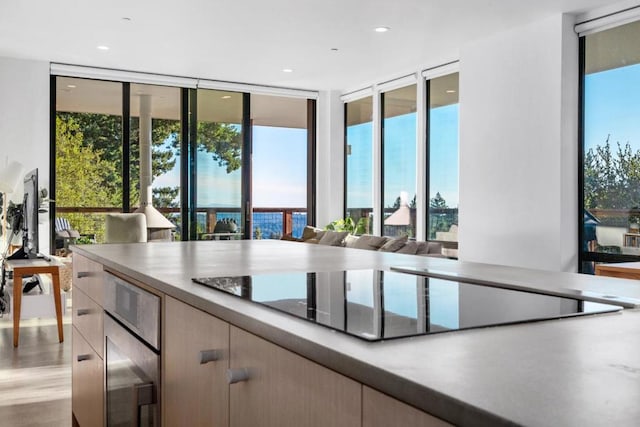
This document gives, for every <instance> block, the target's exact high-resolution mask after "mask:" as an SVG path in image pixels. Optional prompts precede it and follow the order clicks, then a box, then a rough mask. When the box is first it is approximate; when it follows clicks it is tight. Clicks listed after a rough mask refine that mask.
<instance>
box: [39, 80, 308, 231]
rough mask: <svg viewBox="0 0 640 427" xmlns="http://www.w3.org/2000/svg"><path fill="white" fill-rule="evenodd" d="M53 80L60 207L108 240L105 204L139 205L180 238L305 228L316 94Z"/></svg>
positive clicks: (113, 207) (59, 213) (57, 211)
mask: <svg viewBox="0 0 640 427" xmlns="http://www.w3.org/2000/svg"><path fill="white" fill-rule="evenodd" d="M116 74H117V73H116ZM160 80H162V79H160ZM183 80H184V79H183ZM186 80H188V79H186ZM51 81H52V87H53V88H54V89H55V97H52V100H55V105H53V104H52V118H53V119H55V123H56V124H55V126H54V129H55V134H53V133H54V132H52V143H53V145H52V149H53V150H54V151H55V153H56V154H55V156H52V162H53V163H52V165H51V170H52V174H53V176H54V179H53V182H54V183H55V184H54V185H52V195H53V196H54V198H55V199H56V201H57V205H56V206H55V208H54V209H53V215H55V216H56V217H63V218H66V219H68V220H69V222H70V223H71V226H72V227H73V228H74V229H76V230H78V231H80V233H82V234H87V235H95V237H96V239H95V241H97V242H102V241H104V217H105V214H106V213H109V212H130V211H134V210H137V209H144V210H145V214H147V218H148V220H149V214H148V213H149V211H150V210H151V213H153V214H154V217H155V218H157V219H158V221H159V222H161V223H163V224H165V226H166V225H167V224H168V226H169V227H170V230H172V233H169V234H166V235H167V236H168V237H170V238H173V239H182V240H187V239H216V240H217V239H229V238H245V239H251V238H279V237H281V236H282V235H283V234H293V236H300V235H301V234H302V229H303V228H304V226H305V225H306V224H307V223H308V222H309V221H313V215H312V214H313V212H311V213H310V212H309V211H308V210H309V209H310V208H311V209H312V208H313V207H314V206H315V196H314V191H315V178H314V176H315V175H314V171H315V111H316V104H315V100H313V99H308V98H306V97H303V96H302V97H301V96H300V95H298V97H296V96H295V94H293V97H292V96H271V95H269V96H267V95H256V94H250V93H248V92H240V91H237V92H236V91H230V90H218V89H208V88H206V87H207V85H205V88H200V89H196V88H195V87H196V84H195V83H194V82H189V83H188V87H178V86H166V85H165V84H166V82H164V81H163V82H162V85H151V84H141V83H129V82H110V81H102V80H92V79H87V78H75V77H64V76H57V77H52V80H51ZM212 86H214V87H215V86H216V84H215V83H213V84H212ZM227 86H228V85H227ZM232 86H233V85H232ZM236 87H237V88H238V89H239V90H244V89H245V88H246V89H251V87H248V86H245V85H235V86H234V88H233V89H234V90H235V88H236ZM272 92H273V90H271V91H270V93H272ZM291 92H295V91H289V94H291ZM307 93H310V92H307ZM312 96H313V95H312ZM150 206H152V207H153V208H154V209H149V207H150ZM155 213H158V216H155ZM310 215H311V216H310ZM183 216H184V217H183ZM165 220H166V221H165ZM251 220H253V224H254V225H253V226H251V225H250V224H251ZM154 228H156V227H150V232H151V233H152V234H154V233H155V232H156V231H155V230H153V229H154ZM158 228H160V227H158ZM165 230H166V229H165ZM160 231H162V230H158V232H160ZM183 234H184V235H183ZM163 235H164V234H163ZM159 236H160V235H158V236H154V238H162V237H159ZM87 239H89V238H87ZM83 241H84V240H83V239H80V240H79V242H80V243H82V242H83Z"/></svg>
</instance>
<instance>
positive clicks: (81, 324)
mask: <svg viewBox="0 0 640 427" xmlns="http://www.w3.org/2000/svg"><path fill="white" fill-rule="evenodd" d="M72 320H73V326H75V327H76V329H77V330H78V332H80V333H81V334H82V336H83V337H84V338H85V339H86V340H87V341H88V342H89V344H91V347H93V349H94V350H95V351H96V353H98V356H100V357H104V326H103V322H104V312H103V310H102V307H100V306H99V305H98V304H97V303H96V302H95V301H93V300H92V299H91V298H89V297H88V296H87V294H85V293H84V292H83V291H82V290H80V289H74V291H73V314H72Z"/></svg>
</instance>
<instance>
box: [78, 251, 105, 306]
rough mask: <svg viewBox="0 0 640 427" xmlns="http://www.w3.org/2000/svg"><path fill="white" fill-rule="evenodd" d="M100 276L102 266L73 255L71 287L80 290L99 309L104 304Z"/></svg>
mask: <svg viewBox="0 0 640 427" xmlns="http://www.w3.org/2000/svg"><path fill="white" fill-rule="evenodd" d="M102 274H103V269H102V264H99V263H97V262H94V261H91V260H90V259H88V258H85V257H83V256H82V255H78V254H74V255H73V279H72V280H73V286H74V287H75V288H78V289H80V290H82V291H83V292H84V293H85V294H87V295H88V296H89V297H90V298H91V299H92V300H94V301H95V302H96V303H97V304H98V305H99V306H100V307H102V305H103V302H104V301H103V299H104V290H103V287H104V285H103V278H102Z"/></svg>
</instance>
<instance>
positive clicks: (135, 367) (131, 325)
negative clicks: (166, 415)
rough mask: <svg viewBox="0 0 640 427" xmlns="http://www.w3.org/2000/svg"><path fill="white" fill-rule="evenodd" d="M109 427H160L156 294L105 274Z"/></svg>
mask: <svg viewBox="0 0 640 427" xmlns="http://www.w3.org/2000/svg"><path fill="white" fill-rule="evenodd" d="M105 281H106V283H105V294H104V296H105V300H104V310H105V317H104V333H105V376H106V381H105V384H106V393H105V395H106V411H105V413H106V418H107V426H114V427H115V426H118V427H119V426H127V427H130V426H159V425H160V298H159V297H158V296H157V295H154V294H152V293H150V292H148V291H146V290H144V289H141V288H139V287H137V286H134V285H132V284H130V283H128V282H126V281H124V280H122V279H120V278H119V277H116V276H114V275H112V274H109V273H106V274H105Z"/></svg>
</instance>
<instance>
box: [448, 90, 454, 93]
mask: <svg viewBox="0 0 640 427" xmlns="http://www.w3.org/2000/svg"><path fill="white" fill-rule="evenodd" d="M447 93H456V91H455V90H453V89H447Z"/></svg>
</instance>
